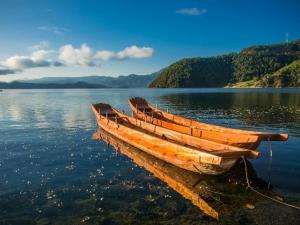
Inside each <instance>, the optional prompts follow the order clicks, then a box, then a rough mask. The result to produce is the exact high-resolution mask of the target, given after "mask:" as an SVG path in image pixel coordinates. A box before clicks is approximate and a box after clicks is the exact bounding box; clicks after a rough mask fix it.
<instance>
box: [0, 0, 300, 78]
mask: <svg viewBox="0 0 300 225" xmlns="http://www.w3.org/2000/svg"><path fill="white" fill-rule="evenodd" d="M299 12H300V1H299V0H284V1H283V0H265V1H262V0H260V1H257V0H243V1H240V0H236V1H234V0H224V1H222V0H143V1H141V0H135V1H133V0H126V1H125V0H107V1H104V0H95V1H93V0H84V1H81V0H78V1H76V0H70V1H69V0H57V1H56V0H51V1H47V0H43V1H41V0H0V81H12V80H24V79H35V78H40V77H50V76H52V77H59V76H89V75H107V76H118V75H127V74H132V73H135V74H149V73H152V72H156V71H158V70H160V69H162V68H164V67H166V66H168V65H170V64H171V63H174V62H175V61H176V60H179V59H182V58H187V57H207V56H212V55H221V54H225V53H230V52H238V51H240V50H241V49H243V48H245V47H248V46H251V45H258V44H272V43H278V42H285V41H286V39H288V40H289V41H292V40H295V39H298V38H300V13H299Z"/></svg>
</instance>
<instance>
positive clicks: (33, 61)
mask: <svg viewBox="0 0 300 225" xmlns="http://www.w3.org/2000/svg"><path fill="white" fill-rule="evenodd" d="M48 47H49V43H48V42H40V43H38V44H36V45H33V46H30V47H29V48H28V49H29V50H31V51H32V52H31V54H30V55H15V56H11V57H9V58H7V59H5V60H3V61H0V75H6V74H14V73H18V72H22V71H23V70H25V69H29V68H35V67H50V66H54V67H59V66H65V65H71V66H72V65H77V66H95V65H100V64H99V63H100V61H109V60H124V59H130V58H136V59H138V58H147V57H151V56H152V55H153V54H154V49H153V48H151V47H138V46H136V45H132V46H130V47H126V48H124V49H123V50H121V51H118V52H113V51H109V50H100V51H97V52H96V53H95V54H93V50H92V49H91V48H90V47H89V46H88V45H87V44H82V45H81V46H80V47H79V48H75V47H74V46H73V45H71V44H67V45H64V46H62V47H60V49H59V50H58V51H57V50H51V49H49V48H48Z"/></svg>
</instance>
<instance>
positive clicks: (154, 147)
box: [92, 104, 238, 175]
mask: <svg viewBox="0 0 300 225" xmlns="http://www.w3.org/2000/svg"><path fill="white" fill-rule="evenodd" d="M92 109H93V112H94V114H95V116H96V120H97V123H98V125H99V126H100V127H101V128H102V129H103V130H105V131H106V132H108V133H110V134H112V135H113V136H115V137H117V138H119V139H120V140H122V141H124V142H126V143H128V144H130V145H132V146H134V147H136V148H138V149H141V150H142V151H144V152H146V153H148V154H151V155H153V156H155V157H157V158H159V159H161V160H164V161H166V162H168V163H171V164H173V165H175V166H177V167H180V168H183V169H186V170H189V171H193V172H197V173H204V174H209V175H218V174H222V173H224V172H226V171H228V170H229V169H230V168H231V167H232V166H233V165H234V164H235V163H236V161H237V160H238V157H234V158H232V157H219V156H216V155H212V154H209V153H206V152H202V151H201V150H196V149H192V148H189V147H186V146H182V145H179V144H175V143H172V142H168V141H166V140H163V139H161V138H158V137H155V136H152V135H149V134H147V133H145V132H142V131H140V130H136V129H134V128H132V127H128V126H124V125H122V124H121V123H118V122H115V121H113V120H111V119H109V117H105V116H103V115H101V114H100V113H99V112H98V111H99V110H98V109H97V104H95V105H93V107H92Z"/></svg>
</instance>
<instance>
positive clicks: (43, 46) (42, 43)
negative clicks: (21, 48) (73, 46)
mask: <svg viewBox="0 0 300 225" xmlns="http://www.w3.org/2000/svg"><path fill="white" fill-rule="evenodd" d="M49 46H50V43H49V42H48V41H40V42H39V43H37V44H35V45H32V46H29V47H28V48H27V49H28V50H29V51H37V50H42V49H48V48H49Z"/></svg>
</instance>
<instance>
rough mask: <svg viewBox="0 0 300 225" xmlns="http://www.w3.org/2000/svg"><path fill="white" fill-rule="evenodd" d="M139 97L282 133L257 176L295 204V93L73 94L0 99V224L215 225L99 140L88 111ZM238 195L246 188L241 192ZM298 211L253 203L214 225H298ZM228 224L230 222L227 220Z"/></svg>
mask: <svg viewBox="0 0 300 225" xmlns="http://www.w3.org/2000/svg"><path fill="white" fill-rule="evenodd" d="M133 96H142V97H144V98H146V99H147V100H148V101H149V102H150V103H152V104H158V107H159V108H162V109H167V108H168V109H169V111H170V112H171V113H176V114H179V115H182V116H185V117H189V118H193V119H196V120H202V121H205V122H208V123H212V124H219V125H223V126H229V127H241V128H247V129H251V130H260V131H269V132H280V133H288V134H289V135H290V136H289V140H288V141H287V142H284V143H283V142H272V143H271V148H272V152H273V157H272V165H271V170H270V171H271V172H270V173H268V166H269V148H270V145H269V143H262V144H261V145H260V147H259V150H260V151H261V153H262V154H261V157H260V158H259V159H257V160H251V163H252V165H253V167H254V169H255V171H256V173H257V175H258V177H260V178H262V179H264V180H266V181H268V179H269V175H270V180H271V183H272V185H273V187H274V189H273V190H274V191H275V192H276V193H280V194H282V195H283V196H284V197H285V199H286V200H287V201H289V202H291V203H293V204H296V205H300V200H299V199H300V89H241V90H240V89H87V90H86V89H82V90H4V91H3V92H0V224H217V222H216V221H215V220H214V219H212V218H210V217H208V216H206V215H205V214H204V213H203V212H201V210H199V209H198V208H197V207H196V206H194V205H193V204H192V203H191V202H190V201H189V200H187V199H185V198H183V197H182V196H181V195H180V194H178V193H177V192H176V191H174V190H172V189H171V188H170V187H168V185H167V184H165V183H164V182H163V181H161V180H160V179H158V178H156V177H155V176H153V175H151V173H150V172H149V171H147V170H145V169H144V168H142V167H140V166H138V165H136V164H135V163H134V162H132V160H131V159H130V158H128V157H127V156H125V155H122V154H118V153H116V151H115V150H113V148H112V147H109V146H108V145H107V144H106V143H104V142H101V141H96V140H92V139H91V137H92V135H93V133H94V132H95V131H96V130H97V128H98V126H97V124H96V121H95V118H94V115H93V114H92V111H91V104H92V103H98V102H106V103H110V104H111V105H112V106H114V107H115V108H117V109H124V110H125V112H127V113H130V109H129V107H128V104H127V100H128V98H130V97H133ZM245 192H246V190H245ZM297 215H298V216H299V211H297V210H295V209H287V208H286V207H282V206H278V205H277V203H273V202H270V201H268V200H266V201H263V202H262V203H260V204H259V206H257V208H255V209H253V210H252V211H250V212H249V213H248V212H246V213H244V212H240V213H237V214H235V215H234V216H233V217H232V220H231V221H230V220H223V221H222V220H221V221H222V223H224V224H297V223H298V224H299V222H300V221H299V219H298V217H297ZM229 221H230V222H229Z"/></svg>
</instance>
